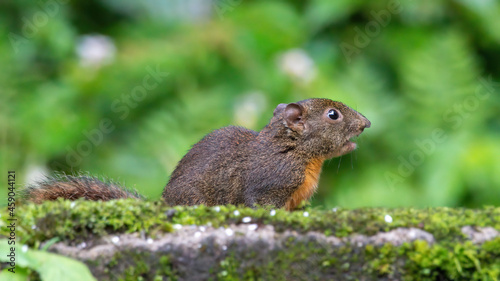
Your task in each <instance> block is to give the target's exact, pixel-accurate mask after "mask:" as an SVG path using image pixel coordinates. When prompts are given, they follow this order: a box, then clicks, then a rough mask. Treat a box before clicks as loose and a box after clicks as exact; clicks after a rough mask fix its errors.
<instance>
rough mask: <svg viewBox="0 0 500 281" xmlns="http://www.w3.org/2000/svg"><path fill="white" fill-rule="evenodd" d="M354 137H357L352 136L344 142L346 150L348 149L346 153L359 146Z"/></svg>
mask: <svg viewBox="0 0 500 281" xmlns="http://www.w3.org/2000/svg"><path fill="white" fill-rule="evenodd" d="M354 138H355V137H352V138H350V139H348V140H347V141H346V142H345V143H344V145H343V148H344V149H345V150H347V151H346V153H347V152H351V151H353V150H355V149H356V148H357V147H358V146H357V144H356V143H355V142H354V140H353V139H354Z"/></svg>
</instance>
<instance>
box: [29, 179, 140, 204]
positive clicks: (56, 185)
mask: <svg viewBox="0 0 500 281" xmlns="http://www.w3.org/2000/svg"><path fill="white" fill-rule="evenodd" d="M23 197H24V198H25V199H27V200H28V201H31V202H34V203H37V204H39V203H42V202H44V201H52V200H56V199H57V198H64V199H68V200H76V199H79V198H84V199H86V200H91V201H99V200H101V201H108V200H113V199H121V198H137V199H143V197H142V196H141V195H140V194H138V193H137V192H136V191H132V190H128V189H126V188H124V187H121V186H119V185H117V184H115V183H113V182H105V181H101V180H99V179H97V178H95V177H91V176H69V175H56V176H52V177H47V178H46V179H45V180H43V181H41V182H38V183H36V184H34V185H31V186H28V187H27V188H26V189H25V190H24V191H23Z"/></svg>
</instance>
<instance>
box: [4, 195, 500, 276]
mask: <svg viewBox="0 0 500 281" xmlns="http://www.w3.org/2000/svg"><path fill="white" fill-rule="evenodd" d="M16 214H17V216H18V218H19V219H18V225H17V233H16V235H17V239H19V240H20V242H21V243H24V244H26V245H28V246H29V247H32V248H42V247H44V246H45V247H47V246H49V244H51V245H50V246H49V247H48V249H49V251H51V252H55V253H59V254H62V255H65V256H69V257H72V258H75V259H78V260H81V261H83V262H84V263H85V264H87V265H88V267H89V268H90V270H91V272H92V274H94V276H95V277H96V278H97V279H99V280H141V279H143V280H499V279H500V277H499V276H500V232H499V230H500V208H494V207H486V208H483V209H474V210H473V209H455V208H432V209H411V208H401V209H384V208H369V209H368V208H367V209H357V210H346V209H333V210H315V209H306V210H301V211H295V212H286V211H283V210H274V209H271V208H257V209H250V208H239V207H235V206H218V207H205V206H196V207H174V208H172V207H169V206H166V205H165V204H163V203H162V202H151V201H146V202H142V201H137V200H130V199H129V200H117V201H110V202H87V201H74V202H71V201H63V200H61V201H56V202H46V203H44V204H41V205H34V204H26V205H23V206H21V207H19V208H18V209H17V210H16ZM1 215H2V221H1V224H2V225H1V226H2V227H1V232H0V236H9V233H8V232H7V229H6V228H5V224H7V220H6V219H7V218H8V216H7V212H3V213H1ZM55 240H57V241H58V242H57V243H54V244H52V243H53V242H54V241H55Z"/></svg>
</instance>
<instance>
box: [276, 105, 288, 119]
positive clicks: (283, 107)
mask: <svg viewBox="0 0 500 281" xmlns="http://www.w3.org/2000/svg"><path fill="white" fill-rule="evenodd" d="M287 105H288V104H286V103H280V104H278V106H277V107H276V109H275V110H274V112H273V116H276V115H278V114H280V113H281V112H283V110H284V109H285V107H286V106H287Z"/></svg>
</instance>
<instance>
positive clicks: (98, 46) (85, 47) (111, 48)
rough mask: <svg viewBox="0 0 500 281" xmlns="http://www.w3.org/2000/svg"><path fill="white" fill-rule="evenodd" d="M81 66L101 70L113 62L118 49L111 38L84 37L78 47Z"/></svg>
mask: <svg viewBox="0 0 500 281" xmlns="http://www.w3.org/2000/svg"><path fill="white" fill-rule="evenodd" d="M76 53H77V55H78V58H79V59H80V65H81V66H84V67H95V68H99V67H101V66H103V65H106V64H110V63H111V62H113V60H114V58H115V54H116V47H115V44H114V43H113V41H112V40H111V38H109V37H107V36H104V35H84V36H82V37H81V38H80V40H79V42H78V45H77V46H76Z"/></svg>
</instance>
